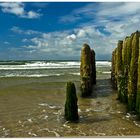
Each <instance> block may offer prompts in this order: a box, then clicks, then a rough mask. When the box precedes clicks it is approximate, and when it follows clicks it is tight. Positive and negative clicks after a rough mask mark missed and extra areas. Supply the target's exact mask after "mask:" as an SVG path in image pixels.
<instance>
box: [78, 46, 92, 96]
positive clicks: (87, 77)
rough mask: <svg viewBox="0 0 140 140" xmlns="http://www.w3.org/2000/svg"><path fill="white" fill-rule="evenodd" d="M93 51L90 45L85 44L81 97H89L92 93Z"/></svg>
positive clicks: (81, 69) (82, 51) (83, 48)
mask: <svg viewBox="0 0 140 140" xmlns="http://www.w3.org/2000/svg"><path fill="white" fill-rule="evenodd" d="M91 69H92V68H91V50H90V47H89V45H88V44H84V45H83V47H82V50H81V65H80V75H81V96H82V97H85V96H89V95H90V94H91V91H92V84H91Z"/></svg>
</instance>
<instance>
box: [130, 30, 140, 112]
mask: <svg viewBox="0 0 140 140" xmlns="http://www.w3.org/2000/svg"><path fill="white" fill-rule="evenodd" d="M139 37H140V33H139V32H138V31H136V32H135V33H134V36H133V39H132V54H131V62H130V70H129V79H128V109H129V111H135V110H136V93H137V79H138V56H139Z"/></svg>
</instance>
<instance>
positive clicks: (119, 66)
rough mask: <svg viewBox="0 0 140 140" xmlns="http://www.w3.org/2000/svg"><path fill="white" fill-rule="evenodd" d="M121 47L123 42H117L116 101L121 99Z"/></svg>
mask: <svg viewBox="0 0 140 140" xmlns="http://www.w3.org/2000/svg"><path fill="white" fill-rule="evenodd" d="M122 45H123V41H122V40H119V41H118V47H117V52H116V74H117V76H116V79H117V89H118V99H121V90H122V84H121V83H122Z"/></svg>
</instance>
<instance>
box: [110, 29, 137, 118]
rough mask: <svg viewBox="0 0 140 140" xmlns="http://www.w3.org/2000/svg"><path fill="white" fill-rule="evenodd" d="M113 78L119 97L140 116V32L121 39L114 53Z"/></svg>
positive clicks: (131, 110) (130, 109) (129, 108)
mask: <svg viewBox="0 0 140 140" xmlns="http://www.w3.org/2000/svg"><path fill="white" fill-rule="evenodd" d="M111 80H112V83H113V87H114V88H116V89H117V90H118V99H119V100H120V101H121V102H123V103H126V104H127V108H128V111H130V112H135V113H137V114H138V115H139V116H140V32H139V31H136V32H135V33H132V34H131V35H130V36H127V37H126V38H125V39H124V40H119V41H118V45H117V48H116V49H115V50H114V51H113V53H112V72H111Z"/></svg>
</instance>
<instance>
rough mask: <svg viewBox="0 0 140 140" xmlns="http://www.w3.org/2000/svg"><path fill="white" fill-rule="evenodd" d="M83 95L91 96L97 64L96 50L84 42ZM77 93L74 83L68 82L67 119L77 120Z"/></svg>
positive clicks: (82, 57) (81, 70) (81, 66)
mask: <svg viewBox="0 0 140 140" xmlns="http://www.w3.org/2000/svg"><path fill="white" fill-rule="evenodd" d="M80 76H81V84H80V85H81V86H80V88H81V97H86V96H90V95H91V93H92V87H93V85H94V84H96V66H95V52H94V50H92V49H90V46H89V45H88V44H84V45H83V47H82V50H81V65H80ZM77 101H78V98H77V95H76V88H75V85H74V83H72V82H68V83H67V87H66V102H65V119H66V120H67V121H77V120H78V119H79V116H78V105H77Z"/></svg>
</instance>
